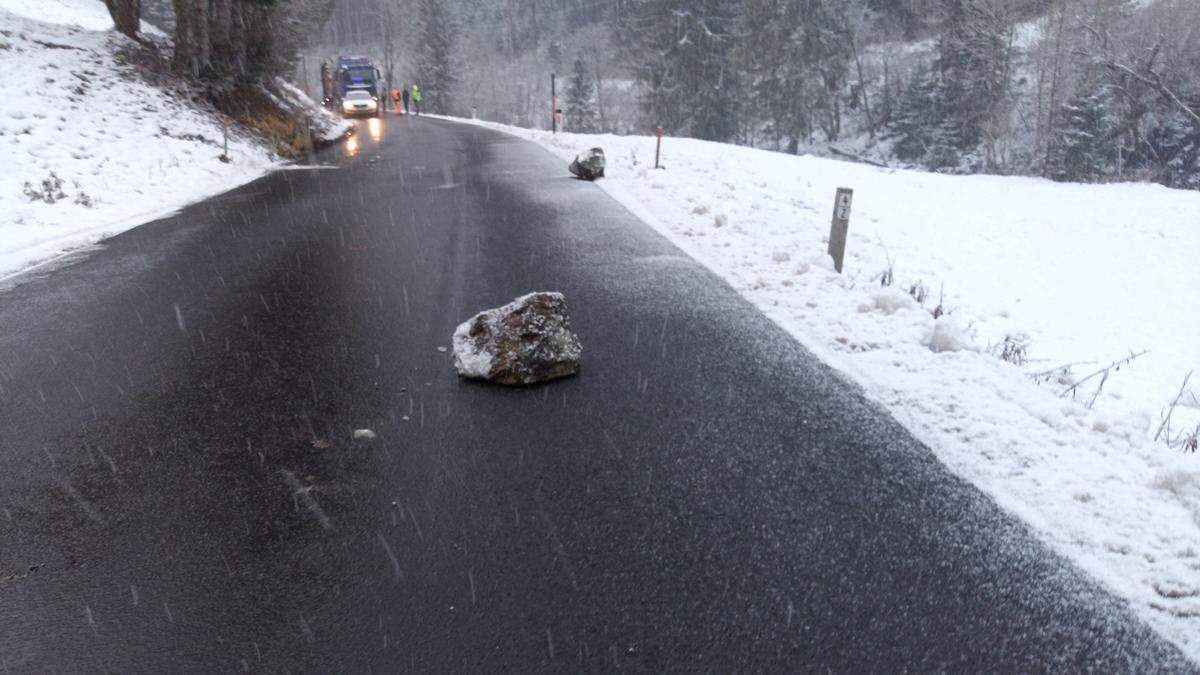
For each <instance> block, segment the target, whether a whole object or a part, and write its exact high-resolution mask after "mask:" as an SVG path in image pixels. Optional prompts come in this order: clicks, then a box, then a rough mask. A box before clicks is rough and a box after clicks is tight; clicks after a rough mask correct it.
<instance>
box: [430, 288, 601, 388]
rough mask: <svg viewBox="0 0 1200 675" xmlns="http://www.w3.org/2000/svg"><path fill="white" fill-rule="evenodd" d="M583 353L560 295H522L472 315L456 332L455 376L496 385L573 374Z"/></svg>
mask: <svg viewBox="0 0 1200 675" xmlns="http://www.w3.org/2000/svg"><path fill="white" fill-rule="evenodd" d="M582 352H583V348H582V347H581V346H580V344H579V337H578V336H577V335H575V333H573V332H572V331H571V319H570V315H569V314H568V313H567V300H566V298H565V297H563V295H562V293H551V292H541V293H530V294H529V295H524V296H521V297H519V298H517V299H516V300H513V301H512V302H510V303H508V304H507V305H504V306H503V307H497V308H495V309H489V310H485V311H483V312H480V313H479V314H476V315H475V316H473V317H472V318H471V319H470V320H468V321H466V322H464V323H462V324H461V325H459V327H458V328H457V329H456V330H455V331H454V367H455V368H456V369H458V374H459V375H461V376H463V377H468V378H473V379H481V380H489V381H492V382H496V383H499V384H508V385H521V384H533V383H535V382H544V381H546V380H553V379H555V378H559V377H565V376H567V375H574V374H575V373H577V372H579V359H580V356H581V354H582Z"/></svg>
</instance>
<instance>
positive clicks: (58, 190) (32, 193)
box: [23, 171, 67, 204]
mask: <svg viewBox="0 0 1200 675" xmlns="http://www.w3.org/2000/svg"><path fill="white" fill-rule="evenodd" d="M62 188H63V180H62V179H61V178H59V177H58V176H57V175H56V174H55V173H54V172H53V171H51V172H50V175H49V176H47V177H46V178H43V179H42V183H41V189H38V188H35V187H34V186H33V185H32V184H30V183H29V181H26V182H25V187H24V190H23V192H24V193H25V196H26V197H28V198H29V201H31V202H46V203H47V204H53V203H54V202H57V201H58V200H60V199H66V198H67V193H66V192H63V189H62Z"/></svg>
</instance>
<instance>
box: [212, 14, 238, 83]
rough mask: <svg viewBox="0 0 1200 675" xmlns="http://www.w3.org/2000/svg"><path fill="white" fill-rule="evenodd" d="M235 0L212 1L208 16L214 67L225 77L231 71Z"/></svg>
mask: <svg viewBox="0 0 1200 675" xmlns="http://www.w3.org/2000/svg"><path fill="white" fill-rule="evenodd" d="M232 1H233V0H211V3H212V6H211V10H210V12H209V16H208V23H209V31H208V32H209V38H210V42H211V44H212V66H213V69H214V70H215V71H216V73H217V74H218V75H219V76H221V77H225V76H227V75H229V73H230V71H231V63H232V56H233V54H232V49H231V47H232V45H231V44H230V30H231V26H230V23H231V22H232V20H233V8H232V7H231V6H230V4H231V3H232Z"/></svg>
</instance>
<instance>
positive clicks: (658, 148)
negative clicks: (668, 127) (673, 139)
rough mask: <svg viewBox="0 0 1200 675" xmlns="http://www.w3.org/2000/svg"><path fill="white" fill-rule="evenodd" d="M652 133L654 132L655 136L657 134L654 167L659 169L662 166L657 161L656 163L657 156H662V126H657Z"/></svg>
mask: <svg viewBox="0 0 1200 675" xmlns="http://www.w3.org/2000/svg"><path fill="white" fill-rule="evenodd" d="M654 133H655V135H657V136H658V143H657V144H656V145H655V146H654V168H656V169H661V168H662V166H661V165H659V163H658V158H659V157H661V156H662V137H663V128H662V127H657V128H656V129H655V130H654Z"/></svg>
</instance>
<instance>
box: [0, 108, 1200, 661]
mask: <svg viewBox="0 0 1200 675" xmlns="http://www.w3.org/2000/svg"><path fill="white" fill-rule="evenodd" d="M362 131H363V133H362V134H361V135H360V137H359V139H358V140H357V141H356V144H355V147H353V148H350V147H347V148H340V147H339V148H333V149H331V150H329V151H327V152H326V153H325V154H324V155H323V157H322V160H323V161H325V162H328V163H331V164H334V165H336V166H337V167H338V168H331V169H326V170H292V171H283V172H279V173H276V174H273V175H271V176H268V177H265V178H263V179H262V180H259V181H257V182H255V183H252V184H250V185H247V186H244V187H243V188H241V189H238V190H235V191H233V192H231V193H228V194H226V195H223V196H221V197H218V198H215V199H212V200H209V201H207V202H204V203H201V204H197V205H194V206H192V207H189V208H187V209H185V210H184V211H183V212H182V213H180V214H179V215H177V216H175V217H171V218H168V219H165V220H161V221H158V222H154V223H151V224H148V225H146V226H143V227H141V228H138V229H135V230H132V231H130V232H127V233H125V234H123V235H120V236H118V237H115V238H113V239H111V240H109V241H108V242H107V243H106V245H105V246H104V247H103V248H102V250H99V251H96V252H94V253H92V254H90V255H87V256H82V257H80V258H78V259H76V260H74V261H70V262H68V263H67V264H66V265H65V266H63V267H61V268H60V269H57V270H55V271H40V272H36V273H33V274H30V275H26V276H25V277H23V278H21V279H20V280H19V281H20V283H19V285H17V286H16V287H14V288H9V289H7V290H5V291H4V292H3V293H2V294H0V465H2V467H3V468H2V470H0V672H10V671H11V672H26V671H40V672H44V671H104V672H134V671H143V672H186V671H237V670H242V669H249V670H256V671H257V670H261V671H293V672H299V671H322V672H327V671H348V672H363V671H371V672H407V671H417V672H438V671H449V670H472V671H495V670H511V671H517V672H527V671H534V670H553V671H608V672H611V671H620V670H643V671H645V670H648V671H662V670H718V671H730V670H751V671H757V670H770V671H788V670H790V671H797V670H826V669H830V670H839V671H897V670H910V671H931V670H954V671H976V670H996V669H999V670H1026V671H1028V670H1046V669H1055V670H1078V669H1083V668H1095V669H1099V670H1103V671H1114V670H1120V671H1125V670H1138V671H1151V670H1185V669H1188V668H1190V666H1189V665H1188V664H1187V663H1186V662H1184V661H1182V660H1181V659H1180V657H1179V656H1178V654H1177V653H1176V652H1175V650H1174V649H1173V648H1171V647H1170V646H1169V645H1166V644H1165V643H1164V642H1162V641H1161V640H1160V639H1158V638H1156V637H1155V636H1154V635H1153V634H1152V633H1151V632H1150V631H1149V630H1148V629H1147V628H1145V627H1144V626H1143V625H1141V624H1140V623H1138V622H1137V621H1136V620H1134V619H1132V618H1131V616H1130V613H1129V611H1128V610H1127V609H1125V608H1124V607H1123V605H1122V604H1121V603H1119V602H1117V601H1115V600H1113V599H1111V598H1110V597H1109V596H1108V595H1106V594H1105V593H1103V592H1101V591H1100V590H1098V588H1097V587H1096V586H1095V585H1094V584H1093V583H1092V582H1090V581H1088V580H1086V579H1084V578H1083V577H1082V575H1081V574H1080V573H1079V572H1077V571H1076V570H1075V569H1074V568H1072V567H1071V566H1070V565H1068V564H1067V563H1065V562H1064V561H1063V560H1062V559H1061V558H1059V557H1057V556H1055V555H1053V554H1051V553H1049V552H1048V551H1047V550H1046V548H1045V547H1043V546H1042V545H1040V544H1038V543H1036V542H1035V541H1034V540H1033V538H1032V537H1031V536H1030V534H1029V533H1028V532H1027V531H1026V529H1025V528H1024V527H1023V526H1021V525H1019V524H1017V523H1015V522H1014V521H1013V520H1012V519H1011V518H1009V517H1007V516H1005V515H1003V514H1002V513H1000V512H999V510H998V509H997V508H996V507H995V506H994V505H993V504H992V503H991V502H990V501H989V500H987V499H986V498H984V497H982V496H981V495H980V493H979V492H978V491H977V490H975V489H974V488H971V487H969V486H966V485H964V484H963V483H962V482H961V481H959V480H957V479H956V478H954V477H952V476H951V475H949V474H948V472H947V471H946V470H945V469H944V468H942V467H941V466H940V465H939V464H938V463H937V462H936V461H935V460H934V459H933V458H932V456H931V455H930V453H929V452H928V451H927V450H926V449H925V448H923V447H922V446H920V445H919V444H918V443H917V442H915V441H914V440H913V439H912V438H911V437H910V436H909V435H908V434H907V433H906V432H905V431H904V430H902V429H901V428H900V426H899V425H898V424H897V423H895V422H894V421H892V420H891V419H890V418H889V417H888V416H887V415H886V414H884V413H882V412H881V411H880V410H879V409H878V408H877V407H875V406H874V405H872V404H869V403H867V402H865V401H864V400H863V398H862V396H861V395H860V393H859V392H858V391H857V390H856V389H855V388H854V387H853V386H851V385H849V384H847V383H845V382H844V381H842V380H841V379H840V378H839V377H838V376H837V375H835V374H834V373H832V372H830V370H829V369H828V368H826V367H825V366H823V365H821V364H820V363H818V362H817V361H815V360H814V359H813V357H812V356H810V355H809V354H808V353H806V352H805V351H804V350H803V349H802V348H801V347H799V346H798V345H797V344H796V343H795V342H794V341H793V340H791V339H790V338H789V337H787V336H786V335H785V334H784V333H783V332H782V331H781V330H779V329H778V328H777V327H776V326H774V325H773V324H771V323H770V322H769V321H768V320H767V319H765V318H764V317H763V316H762V315H760V314H759V313H757V312H756V311H755V310H754V309H753V308H752V307H750V306H749V305H748V304H747V303H745V302H744V301H742V300H741V299H740V298H739V297H738V296H737V295H736V294H735V293H734V292H733V291H732V290H731V289H729V288H728V287H727V286H725V285H724V284H723V283H722V282H720V281H719V280H718V279H717V278H715V277H714V276H713V275H711V274H710V273H708V272H707V271H705V270H704V269H703V268H701V267H699V266H698V265H697V264H696V263H694V262H692V261H690V260H689V259H687V258H685V257H684V256H683V255H682V254H681V253H680V252H679V251H678V250H677V249H675V248H674V247H672V246H671V245H670V244H669V243H667V242H666V241H665V240H664V239H662V238H661V237H659V236H658V235H656V234H655V233H653V232H652V231H651V230H649V229H648V228H647V227H645V226H643V225H642V224H640V223H639V222H638V221H636V220H635V219H634V218H633V217H632V216H631V215H629V214H628V213H626V212H625V211H623V210H622V209H621V208H620V207H619V206H617V205H616V204H615V203H614V202H612V201H611V200H610V199H609V198H608V197H606V196H605V195H604V194H603V193H602V192H601V191H600V190H599V189H598V188H597V187H596V186H594V185H589V184H585V183H581V182H576V181H574V180H572V179H571V178H569V177H568V176H567V175H566V172H565V170H564V168H565V167H564V166H563V164H562V162H560V161H558V160H556V159H554V158H552V157H550V156H549V155H548V154H546V153H544V152H543V151H542V150H540V149H538V148H536V147H533V146H531V145H529V144H526V143H524V142H521V141H518V140H516V139H513V138H510V137H507V136H504V135H501V134H499V133H495V132H491V131H487V130H482V129H478V128H473V127H467V126H459V125H455V124H452V123H449V122H443V121H436V120H430V119H399V118H389V119H385V120H383V122H382V123H380V124H378V125H375V126H374V128H372V127H371V126H370V125H368V124H366V123H363V124H362ZM372 132H374V134H373V133H372ZM376 135H377V136H378V138H375V136H376ZM352 151H353V156H348V155H350V154H351V152H352ZM532 290H561V291H563V292H565V293H566V295H567V298H568V300H569V302H570V304H571V306H572V309H573V313H574V319H575V328H576V330H577V332H578V333H579V334H580V336H581V339H582V341H583V344H584V350H585V352H584V358H585V365H584V370H583V372H582V374H581V375H580V376H579V377H577V378H573V379H570V380H564V381H559V382H556V383H553V384H551V385H549V386H542V387H535V388H531V389H525V390H512V389H501V388H496V387H491V386H486V385H482V384H478V383H471V382H464V381H460V380H459V379H458V378H457V377H456V375H455V373H454V371H453V369H452V367H451V359H450V355H449V354H448V353H444V352H442V351H439V347H448V346H449V338H450V334H451V332H452V330H453V328H454V326H455V325H456V324H457V323H458V322H459V321H461V320H464V319H465V318H467V317H468V316H469V315H470V314H471V313H473V312H474V311H476V310H479V309H482V308H485V307H489V306H495V305H498V304H501V303H503V302H506V301H508V300H510V299H511V298H513V297H514V296H517V295H519V294H522V293H525V292H528V291H532ZM359 428H369V429H372V430H373V431H374V432H375V433H376V434H377V438H375V439H374V440H363V439H359V440H354V439H353V438H352V432H353V430H355V429H359Z"/></svg>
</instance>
